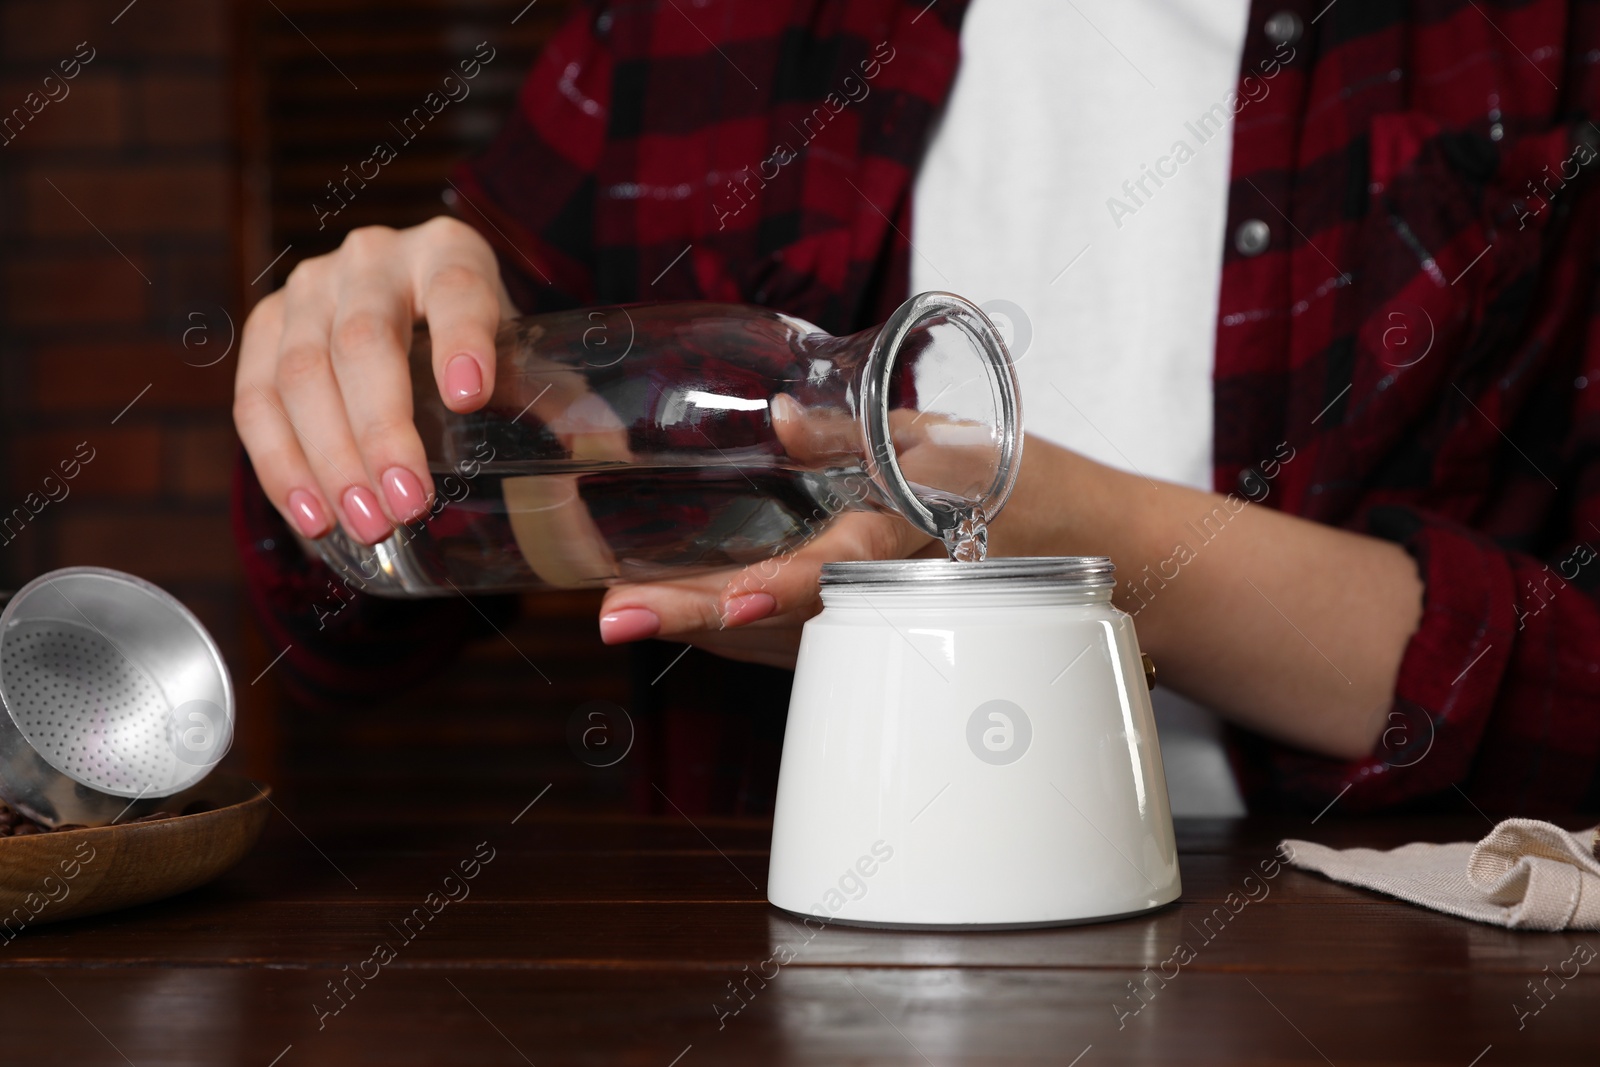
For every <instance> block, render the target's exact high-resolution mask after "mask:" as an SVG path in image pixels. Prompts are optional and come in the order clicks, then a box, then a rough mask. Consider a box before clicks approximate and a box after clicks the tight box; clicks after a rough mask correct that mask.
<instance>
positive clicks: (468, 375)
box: [444, 355, 483, 400]
mask: <svg viewBox="0 0 1600 1067" xmlns="http://www.w3.org/2000/svg"><path fill="white" fill-rule="evenodd" d="M444 391H445V393H446V394H448V395H449V397H450V399H451V400H471V399H472V398H473V397H475V396H477V395H478V394H479V393H481V392H483V372H482V371H481V370H479V369H478V361H477V360H475V359H473V358H472V357H471V356H468V355H460V356H456V357H455V358H454V359H452V360H451V361H450V362H449V363H447V364H445V368H444Z"/></svg>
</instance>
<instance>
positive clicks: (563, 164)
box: [450, 7, 614, 314]
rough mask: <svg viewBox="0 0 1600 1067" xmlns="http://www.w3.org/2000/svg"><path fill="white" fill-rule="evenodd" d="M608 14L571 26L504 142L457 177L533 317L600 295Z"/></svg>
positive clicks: (467, 208) (469, 216) (537, 74)
mask: <svg viewBox="0 0 1600 1067" xmlns="http://www.w3.org/2000/svg"><path fill="white" fill-rule="evenodd" d="M606 17H607V16H606V15H605V14H604V13H601V14H599V15H597V14H596V13H595V12H593V11H591V10H588V9H587V8H586V7H580V8H579V10H578V11H577V12H576V13H575V14H574V15H572V16H571V17H570V18H569V19H568V20H567V22H566V23H565V25H563V26H562V28H561V29H560V30H559V31H557V33H556V35H555V36H554V37H553V38H551V40H550V42H549V43H548V44H547V45H546V46H545V48H544V50H543V51H542V52H541V53H540V54H539V58H538V60H537V61H536V62H535V63H534V66H533V69H532V70H531V71H530V72H529V74H528V78H527V80H526V81H525V82H524V83H523V86H522V91H521V93H520V94H519V96H518V99H517V105H516V108H515V109H514V110H513V112H512V114H511V116H510V117H509V119H508V120H507V122H506V124H505V127H504V128H503V129H502V130H501V132H500V134H499V136H498V137H497V138H496V139H495V141H494V143H493V144H492V145H490V147H489V149H488V151H486V152H485V153H484V154H483V155H481V156H479V157H478V158H477V159H474V160H472V161H470V162H468V163H464V164H462V165H461V166H459V167H457V168H456V169H455V172H454V173H453V174H452V175H451V178H450V182H451V187H452V191H453V193H454V195H455V202H454V210H455V212H456V213H457V214H458V215H459V216H460V217H461V218H462V219H463V220H464V221H466V222H467V223H469V224H470V225H472V226H473V227H475V228H476V229H477V230H478V231H479V232H480V233H482V234H483V236H484V238H485V239H486V240H488V242H489V243H490V245H492V246H493V247H494V250H495V254H496V255H497V256H498V257H499V260H500V271H501V276H502V277H503V278H504V279H505V282H506V288H507V290H508V291H509V292H510V294H511V298H512V301H513V303H515V304H516V305H517V307H518V308H519V309H520V310H521V311H522V312H523V313H524V314H536V313H539V312H544V311H561V310H566V309H568V308H571V307H577V306H581V305H584V304H593V303H596V302H598V300H599V299H600V297H599V295H598V293H597V288H596V277H595V274H596V259H597V256H596V253H595V221H594V219H595V212H594V205H595V194H596V181H597V177H596V171H597V169H598V167H599V166H600V161H601V155H602V151H603V149H604V145H605V143H606V134H607V123H608V121H609V119H610V105H611V82H612V75H613V67H614V64H613V61H612V56H611V52H610V50H609V49H608V48H607V46H606V43H605V35H604V33H603V32H601V31H600V30H598V29H597V20H603V19H605V18H606ZM602 24H603V23H602Z"/></svg>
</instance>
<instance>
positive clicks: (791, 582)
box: [600, 512, 929, 644]
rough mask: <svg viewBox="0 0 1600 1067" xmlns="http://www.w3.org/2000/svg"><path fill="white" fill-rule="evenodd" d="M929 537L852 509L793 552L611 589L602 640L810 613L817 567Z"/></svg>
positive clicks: (897, 549) (882, 554) (906, 549)
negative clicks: (739, 565) (734, 566)
mask: <svg viewBox="0 0 1600 1067" xmlns="http://www.w3.org/2000/svg"><path fill="white" fill-rule="evenodd" d="M928 541H929V538H928V537H927V536H926V535H924V534H922V533H920V532H918V531H917V530H916V529H915V528H913V527H912V526H911V525H910V524H908V523H906V522H905V521H904V520H902V519H900V518H899V517H897V516H892V515H877V514H869V513H865V512H852V513H850V514H846V515H841V516H839V517H838V519H836V520H835V521H834V523H833V525H832V526H830V527H829V528H828V530H827V531H826V532H824V533H823V534H822V536H820V537H818V538H817V539H816V540H815V541H812V542H811V543H809V544H808V545H806V546H805V547H804V548H802V549H800V550H799V551H797V552H793V553H790V554H788V555H783V556H774V557H773V558H771V559H768V560H763V561H762V562H760V563H756V564H752V565H751V566H749V567H745V568H742V569H740V570H722V571H714V572H712V573H710V574H703V575H695V576H692V577H688V578H680V579H674V580H672V581H667V582H652V583H643V584H637V585H625V586H617V587H616V588H613V589H611V590H609V591H608V592H607V593H606V597H605V600H604V601H603V603H602V605H601V621H600V633H601V638H602V639H603V640H605V641H606V642H607V643H609V644H618V643H621V642H624V641H633V640H639V639H640V638H644V637H654V636H662V637H672V636H678V635H683V634H693V633H699V632H703V631H711V630H728V629H734V628H737V627H740V626H747V625H749V624H751V623H754V622H757V621H759V620H761V619H766V618H771V617H773V616H777V615H785V614H789V613H791V612H801V613H807V614H814V613H815V612H816V611H817V610H818V604H819V601H818V598H817V582H818V579H819V578H820V577H821V574H822V565H823V564H824V563H832V562H837V561H840V560H856V559H900V558H904V557H905V556H907V555H910V554H911V553H912V552H915V551H917V550H918V549H919V548H921V547H922V546H924V545H926V544H927V543H928Z"/></svg>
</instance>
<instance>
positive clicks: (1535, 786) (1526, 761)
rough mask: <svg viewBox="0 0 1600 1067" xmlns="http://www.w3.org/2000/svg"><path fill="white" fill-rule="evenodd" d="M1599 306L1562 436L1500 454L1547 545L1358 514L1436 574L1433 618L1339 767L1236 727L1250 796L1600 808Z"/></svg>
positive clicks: (1509, 808) (1515, 495)
mask: <svg viewBox="0 0 1600 1067" xmlns="http://www.w3.org/2000/svg"><path fill="white" fill-rule="evenodd" d="M1584 266H1585V268H1586V269H1588V270H1589V271H1590V273H1591V276H1593V277H1600V264H1597V263H1594V262H1591V261H1589V260H1588V259H1587V257H1586V259H1585V263H1584ZM1597 309H1600V293H1596V292H1594V291H1591V293H1590V300H1589V307H1588V310H1587V312H1586V320H1587V323H1586V327H1585V328H1586V331H1587V336H1586V338H1585V339H1584V340H1583V342H1582V343H1581V344H1580V349H1581V351H1580V353H1579V357H1580V358H1579V359H1578V360H1576V361H1574V362H1575V363H1576V366H1575V367H1574V369H1573V370H1572V374H1573V376H1574V378H1572V379H1567V380H1563V381H1560V382H1556V383H1550V385H1551V388H1552V389H1553V390H1565V389H1570V395H1571V396H1572V397H1573V398H1574V399H1573V401H1572V403H1571V405H1570V409H1569V413H1567V414H1566V416H1565V417H1564V418H1559V417H1558V420H1556V421H1559V422H1560V423H1562V424H1564V425H1565V426H1566V427H1567V429H1566V430H1565V433H1564V436H1563V437H1562V438H1560V439H1559V440H1558V442H1557V443H1556V445H1555V447H1552V448H1537V449H1534V450H1533V455H1534V456H1538V457H1539V460H1538V462H1537V464H1536V461H1535V459H1534V458H1533V457H1532V456H1530V455H1529V454H1528V453H1526V452H1523V451H1521V450H1520V449H1513V448H1510V447H1507V448H1505V449H1503V450H1502V453H1501V459H1502V460H1503V461H1504V468H1503V470H1502V476H1503V477H1504V478H1505V480H1506V481H1507V482H1508V483H1509V484H1511V485H1512V486H1517V485H1524V486H1527V487H1529V488H1527V489H1516V488H1513V489H1512V491H1511V492H1509V493H1507V494H1505V496H1506V498H1507V499H1509V500H1510V501H1511V503H1510V504H1508V505H1507V506H1508V507H1509V508H1513V509H1515V508H1519V507H1525V508H1526V509H1528V511H1530V512H1532V511H1535V510H1536V509H1547V512H1548V514H1549V515H1550V521H1549V522H1548V523H1547V524H1546V530H1545V532H1544V534H1543V535H1542V536H1540V537H1538V538H1537V539H1536V541H1537V542H1538V543H1541V544H1542V545H1543V546H1545V547H1543V548H1537V547H1535V546H1534V545H1533V544H1521V545H1516V544H1512V545H1508V544H1507V541H1508V540H1512V539H1509V538H1496V537H1491V536H1490V535H1489V534H1487V533H1484V532H1482V531H1479V530H1476V529H1472V528H1469V527H1467V526H1464V525H1462V524H1460V523H1458V522H1455V521H1451V520H1450V519H1447V518H1443V517H1440V516H1439V515H1436V514H1433V513H1430V512H1428V511H1426V510H1422V509H1419V508H1414V507H1401V506H1392V505H1391V506H1384V507H1375V508H1373V509H1371V510H1370V511H1368V512H1366V513H1365V514H1364V515H1363V516H1361V519H1360V526H1359V528H1361V529H1362V530H1363V532H1365V533H1368V534H1371V535H1374V536H1378V537H1381V538H1384V539H1386V540H1390V541H1394V542H1396V543H1398V544H1400V545H1402V546H1403V547H1404V548H1405V549H1406V551H1407V552H1408V553H1409V554H1410V555H1411V556H1412V558H1413V559H1414V560H1415V561H1416V564H1417V568H1418V571H1419V573H1420V575H1421V577H1422V579H1423V582H1424V594H1423V610H1422V618H1421V622H1420V624H1419V626H1418V628H1417V630H1416V632H1415V633H1414V634H1413V635H1412V637H1411V640H1410V642H1409V643H1408V645H1407V647H1406V650H1405V654H1404V657H1403V659H1402V661H1401V665H1400V673H1399V677H1398V680H1397V683H1396V687H1395V696H1394V702H1393V705H1392V707H1391V708H1390V711H1389V714H1388V721H1387V724H1386V728H1385V730H1384V733H1383V734H1382V735H1381V737H1380V739H1379V741H1378V743H1377V745H1376V747H1375V748H1374V750H1373V752H1372V754H1371V755H1369V756H1368V757H1367V758H1365V759H1361V760H1356V761H1351V762H1341V761H1338V760H1331V759H1327V758H1323V757H1318V756H1313V755H1310V754H1308V753H1305V752H1302V751H1299V750H1295V749H1291V748H1288V747H1286V746H1281V745H1277V744H1274V743H1272V742H1268V741H1265V740H1264V739H1261V738H1259V737H1251V736H1246V735H1244V734H1243V733H1242V732H1235V733H1234V735H1233V736H1234V740H1235V741H1236V743H1237V744H1236V756H1237V757H1238V758H1237V759H1236V769H1237V770H1238V771H1239V772H1240V774H1241V778H1242V780H1243V781H1244V784H1245V786H1246V792H1247V793H1248V794H1251V795H1252V796H1253V797H1254V796H1259V795H1262V794H1277V795H1278V796H1280V797H1283V798H1285V799H1289V800H1291V801H1298V802H1299V803H1301V804H1304V805H1305V806H1307V807H1309V808H1311V809H1312V810H1315V809H1317V808H1321V807H1323V806H1324V805H1327V804H1329V803H1330V802H1333V801H1335V800H1337V804H1338V807H1339V809H1340V810H1343V811H1351V812H1355V811H1364V810H1366V811H1370V810H1377V809H1392V808H1396V807H1402V806H1410V807H1414V808H1428V807H1431V806H1437V805H1438V804H1440V803H1447V804H1448V805H1449V806H1450V807H1451V808H1452V809H1455V810H1459V809H1461V808H1462V807H1463V806H1464V804H1463V800H1465V802H1466V803H1468V804H1471V805H1475V806H1476V807H1477V808H1478V809H1479V810H1480V811H1482V812H1484V813H1487V815H1488V816H1490V817H1494V818H1500V817H1504V816H1506V815H1508V814H1517V815H1528V816H1533V815H1557V814H1561V813H1570V812H1572V811H1574V810H1592V809H1593V808H1594V807H1595V806H1596V804H1597V803H1600V547H1597V546H1600V373H1597V371H1596V370H1595V369H1594V368H1600V316H1597V315H1596V310H1597ZM1584 368H1589V370H1587V371H1585V370H1584ZM1588 375H1593V376H1595V377H1594V380H1593V381H1592V382H1591V381H1590V379H1589V377H1588ZM1468 414H1469V415H1471V417H1473V418H1485V419H1487V418H1489V417H1490V416H1488V415H1485V414H1483V413H1482V412H1476V413H1474V412H1469V413H1468ZM1496 432H1499V431H1498V430H1497V431H1496ZM1525 443H1526V442H1525ZM1547 456H1549V457H1550V458H1546V457H1547ZM1551 479H1554V482H1552V481H1551ZM1551 487H1553V488H1552V491H1551V493H1550V494H1549V495H1545V494H1544V492H1543V490H1544V489H1545V488H1551ZM1546 502H1548V503H1546ZM1517 540H1523V541H1528V540H1530V539H1527V538H1522V539H1517Z"/></svg>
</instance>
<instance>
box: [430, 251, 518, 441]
mask: <svg viewBox="0 0 1600 1067" xmlns="http://www.w3.org/2000/svg"><path fill="white" fill-rule="evenodd" d="M407 240H409V241H412V242H416V243H417V244H418V245H419V246H420V250H421V254H420V255H418V256H416V257H415V262H416V266H415V268H414V270H413V278H412V287H413V293H414V302H415V305H416V310H417V311H419V312H421V314H422V316H423V317H424V318H426V319H427V321H428V331H429V333H430V334H431V336H432V345H433V351H432V357H433V373H434V380H435V381H436V382H437V383H438V386H439V395H440V396H441V397H442V398H443V399H444V402H445V406H446V407H448V408H450V409H451V410H452V411H458V412H468V411H476V410H478V409H479V408H481V407H482V406H483V405H484V404H486V403H488V401H489V397H490V396H491V395H493V393H494V385H495V334H496V332H497V331H498V330H499V328H500V322H501V319H502V318H503V317H506V316H505V315H504V313H505V312H506V311H507V310H509V309H508V307H507V306H506V302H503V301H502V289H501V285H500V268H499V265H498V264H497V263H496V262H495V258H494V253H493V252H492V251H491V250H490V249H489V246H488V244H487V243H486V242H485V241H484V240H483V238H481V237H479V236H478V235H477V234H476V233H475V232H474V231H472V229H471V228H470V227H468V226H466V225H465V224H464V223H460V222H456V221H454V220H436V221H435V222H433V223H429V224H427V225H425V226H421V227H418V228H417V229H416V230H414V231H411V232H410V233H408V235H407Z"/></svg>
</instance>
